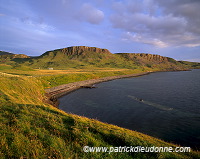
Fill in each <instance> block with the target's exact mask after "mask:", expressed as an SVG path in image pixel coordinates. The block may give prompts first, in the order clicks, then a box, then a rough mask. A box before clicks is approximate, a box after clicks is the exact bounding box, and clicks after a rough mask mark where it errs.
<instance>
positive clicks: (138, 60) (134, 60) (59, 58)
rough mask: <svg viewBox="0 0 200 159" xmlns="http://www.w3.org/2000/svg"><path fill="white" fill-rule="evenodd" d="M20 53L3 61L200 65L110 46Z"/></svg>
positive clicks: (58, 66) (64, 66) (45, 64)
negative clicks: (112, 50)
mask: <svg viewBox="0 0 200 159" xmlns="http://www.w3.org/2000/svg"><path fill="white" fill-rule="evenodd" d="M18 56H19V55H15V56H14V55H11V54H5V55H0V64H9V65H12V66H15V65H22V66H28V67H31V68H40V69H48V68H54V69H67V68H76V69H83V68H84V69H91V68H99V67H101V68H108V67H109V68H127V69H137V68H139V67H148V68H150V69H154V70H157V71H158V70H163V71H164V70H181V69H187V68H200V63H191V62H182V61H176V60H174V59H172V58H168V57H162V56H160V55H153V54H144V53H138V54H135V53H118V54H112V53H110V52H109V51H108V50H106V49H99V48H94V47H85V46H75V47H68V48H63V49H57V50H53V51H47V52H46V53H44V54H42V55H41V56H38V57H31V58H27V57H25V56H22V55H21V56H19V57H20V58H19V57H18ZM22 57H24V58H22Z"/></svg>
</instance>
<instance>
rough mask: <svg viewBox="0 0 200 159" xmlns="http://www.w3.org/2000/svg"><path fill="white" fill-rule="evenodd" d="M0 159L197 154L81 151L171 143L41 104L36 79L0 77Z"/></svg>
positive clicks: (41, 93) (183, 155)
mask: <svg viewBox="0 0 200 159" xmlns="http://www.w3.org/2000/svg"><path fill="white" fill-rule="evenodd" d="M0 88H1V92H0V101H1V103H0V109H1V111H0V113H1V116H0V119H1V123H0V124H1V129H0V130H1V132H0V134H1V137H0V140H1V141H0V143H1V144H0V158H198V157H199V154H198V153H197V152H194V151H192V152H190V153H174V152H173V153H110V154H109V153H103V152H101V153H85V152H83V150H82V149H83V146H86V145H88V146H100V147H105V146H106V147H116V146H144V147H146V146H147V147H151V146H163V147H166V146H171V147H176V145H174V144H170V143H167V142H164V141H162V140H159V139H156V138H153V137H150V136H148V135H145V134H142V133H139V132H136V131H131V130H128V129H124V128H120V127H117V126H114V125H110V124H106V123H102V122H99V121H97V120H94V119H88V118H85V117H81V116H78V115H72V114H68V113H65V112H63V111H61V110H59V109H57V108H55V107H53V106H51V105H48V104H45V103H44V102H43V100H44V98H45V96H44V86H43V84H42V82H41V81H40V80H38V79H37V78H35V77H26V76H19V77H11V76H1V77H0Z"/></svg>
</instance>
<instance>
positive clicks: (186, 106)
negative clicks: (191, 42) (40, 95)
mask: <svg viewBox="0 0 200 159" xmlns="http://www.w3.org/2000/svg"><path fill="white" fill-rule="evenodd" d="M96 86H97V87H98V88H95V89H79V90H77V91H75V92H72V93H70V94H68V95H67V96H64V97H62V98H60V105H59V108H60V109H62V110H64V111H66V112H71V113H74V114H78V115H82V116H86V117H89V118H94V119H98V120H100V121H103V122H107V123H111V124H115V125H118V126H120V127H124V128H128V129H131V130H136V131H139V132H142V133H145V134H148V135H151V136H154V137H157V138H160V139H163V140H165V141H170V142H173V143H176V144H180V145H183V146H191V147H192V148H195V149H199V148H200V70H192V71H181V72H159V73H152V74H150V75H145V76H141V77H135V78H126V79H118V80H114V81H109V82H104V83H100V84H97V85H96Z"/></svg>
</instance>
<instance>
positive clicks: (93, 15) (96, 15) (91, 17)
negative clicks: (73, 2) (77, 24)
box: [78, 3, 104, 24]
mask: <svg viewBox="0 0 200 159" xmlns="http://www.w3.org/2000/svg"><path fill="white" fill-rule="evenodd" d="M78 16H79V18H83V19H84V20H86V21H88V22H89V23H91V24H100V23H101V22H102V21H103V19H104V13H103V12H102V11H101V10H99V9H97V8H95V7H93V6H92V5H90V4H88V3H85V4H83V5H82V7H81V9H80V12H79V14H78Z"/></svg>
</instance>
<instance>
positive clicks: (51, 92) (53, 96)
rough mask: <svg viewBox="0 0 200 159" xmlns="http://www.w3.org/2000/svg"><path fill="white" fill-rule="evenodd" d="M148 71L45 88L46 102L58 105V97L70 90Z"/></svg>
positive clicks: (89, 86)
mask: <svg viewBox="0 0 200 159" xmlns="http://www.w3.org/2000/svg"><path fill="white" fill-rule="evenodd" d="M149 73H150V72H143V73H136V74H130V75H120V76H111V77H104V78H99V79H91V80H85V81H79V82H74V83H69V84H63V85H60V86H56V87H52V88H49V89H46V90H45V92H46V97H47V98H48V99H47V103H49V104H52V105H54V106H56V107H57V106H58V104H59V103H58V98H59V97H62V96H63V95H66V94H68V93H70V92H72V91H75V90H77V89H80V88H93V85H94V84H97V83H101V82H106V81H111V80H115V79H120V78H130V77H138V76H142V75H147V74H149Z"/></svg>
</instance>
